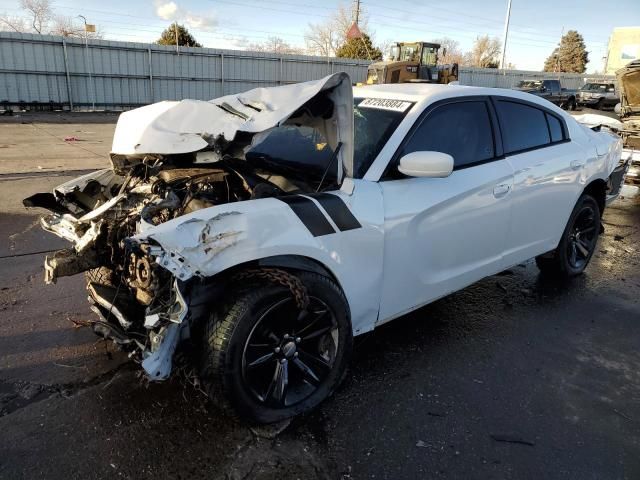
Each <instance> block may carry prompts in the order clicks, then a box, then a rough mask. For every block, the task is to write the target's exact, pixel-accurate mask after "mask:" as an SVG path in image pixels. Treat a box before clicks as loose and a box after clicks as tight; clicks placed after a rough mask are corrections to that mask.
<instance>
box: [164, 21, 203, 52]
mask: <svg viewBox="0 0 640 480" xmlns="http://www.w3.org/2000/svg"><path fill="white" fill-rule="evenodd" d="M156 43H157V44H158V45H175V44H176V24H175V23H172V24H171V25H169V27H168V28H166V29H165V30H164V31H163V32H162V34H161V35H160V38H159V39H158V41H157V42H156ZM178 43H179V44H180V46H181V47H202V45H200V44H199V43H198V42H196V39H195V38H193V36H192V35H191V34H190V33H189V30H187V29H186V28H185V27H184V25H178Z"/></svg>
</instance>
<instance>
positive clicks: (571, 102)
mask: <svg viewBox="0 0 640 480" xmlns="http://www.w3.org/2000/svg"><path fill="white" fill-rule="evenodd" d="M575 109H576V99H575V98H573V97H571V98H570V99H569V100H567V110H569V111H571V112H573V111H574V110H575Z"/></svg>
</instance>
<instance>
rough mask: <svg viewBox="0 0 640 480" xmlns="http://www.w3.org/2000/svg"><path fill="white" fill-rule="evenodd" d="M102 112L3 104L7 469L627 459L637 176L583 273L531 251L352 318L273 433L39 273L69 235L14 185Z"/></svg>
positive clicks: (82, 474) (80, 165)
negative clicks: (340, 373) (399, 308)
mask: <svg viewBox="0 0 640 480" xmlns="http://www.w3.org/2000/svg"><path fill="white" fill-rule="evenodd" d="M114 121H115V117H113V116H111V117H107V118H105V117H104V116H100V115H96V116H89V115H87V116H82V115H74V116H61V117H59V118H55V117H51V116H47V115H34V116H30V115H23V116H21V117H13V118H10V119H6V120H5V119H2V120H0V122H2V123H0V186H1V190H0V191H1V192H2V193H1V194H0V198H1V200H2V201H1V202H0V231H1V232H2V236H3V237H4V239H5V240H4V241H3V242H2V243H1V244H0V268H1V271H2V276H1V277H0V431H1V432H2V434H1V435H0V478H11V479H14V478H30V479H32V478H54V479H57V478H60V479H63V478H64V479H68V478H79V479H85V478H107V477H109V478H115V477H116V476H117V477H120V478H154V479H162V478H207V479H211V478H214V479H216V478H231V479H241V478H258V479H272V478H278V479H280V480H287V479H295V478H304V479H314V478H328V479H335V478H345V479H351V478H354V479H361V478H377V479H380V478H382V479H399V478H463V479H475V478H478V479H485V478H491V479H493V478H495V479H502V478H508V479H510V478H513V479H529V478H531V479H539V478H563V479H565V478H570V479H580V480H583V479H637V478H640V349H638V345H639V341H640V247H639V246H640V193H639V192H638V189H637V188H631V187H626V188H625V190H624V198H621V199H619V200H618V201H617V202H616V203H614V204H613V205H612V206H611V207H610V208H609V209H608V210H607V211H606V212H605V216H604V226H605V233H604V235H603V236H602V237H601V239H600V243H599V245H598V250H597V252H596V254H595V256H594V258H593V260H592V263H591V265H590V267H589V268H588V270H587V273H586V274H585V275H583V276H581V277H580V278H577V279H574V280H573V281H572V282H570V283H567V284H561V283H554V282H551V281H549V280H545V279H543V278H541V277H540V276H539V275H538V272H537V269H536V267H535V265H534V264H533V263H532V262H531V261H529V262H526V263H524V264H522V265H518V266H516V267H514V268H513V269H511V270H509V271H506V272H503V273H502V274H500V275H496V276H494V277H490V278H487V279H485V280H483V281H481V282H479V283H477V284H475V285H473V286H471V287H469V288H467V289H465V290H463V291H461V292H458V293H456V294H453V295H451V296H449V297H446V298H444V299H442V300H440V301H438V302H436V303H434V304H432V305H430V306H428V307H425V308H422V309H420V310H418V311H416V312H414V313H412V314H410V315H407V316H405V317H403V318H401V319H399V320H396V321H395V322H392V323H390V324H388V325H386V326H383V327H381V328H380V329H378V330H376V331H375V332H373V333H371V334H367V335H365V336H362V337H358V338H357V339H356V348H355V352H354V361H353V368H352V370H351V373H350V375H349V376H348V379H347V381H346V382H345V384H344V385H343V386H342V387H341V389H340V390H339V392H338V393H337V394H336V395H335V396H334V397H333V398H332V399H330V400H329V401H327V402H325V403H324V404H323V405H322V407H321V408H320V409H319V410H318V411H316V412H314V413H312V414H310V415H307V416H305V417H302V418H298V419H296V420H294V421H293V422H292V423H291V424H290V425H289V426H287V427H286V428H285V429H284V430H283V431H282V432H281V433H279V434H278V435H277V436H275V435H274V433H275V432H273V431H272V430H271V429H265V428H260V429H252V428H251V427H250V426H249V425H247V424H245V423H243V422H242V421H241V420H238V419H236V418H232V417H229V416H228V415H225V414H224V413H222V412H220V411H218V410H217V409H216V408H215V407H213V406H211V405H210V404H209V403H208V402H207V401H206V399H205V398H204V396H203V395H202V394H201V393H200V392H199V391H198V390H197V388H195V387H194V386H193V385H191V384H189V383H188V381H187V380H186V379H185V377H182V376H177V377H175V378H174V379H172V380H171V381H169V382H166V383H159V384H148V383H147V382H145V380H144V379H143V378H140V376H139V375H138V370H137V368H136V366H135V365H132V364H131V362H129V361H127V359H126V357H124V356H123V355H122V354H120V353H118V352H116V351H114V350H113V348H112V347H111V346H110V345H108V344H106V343H104V342H102V341H100V340H99V339H98V338H97V337H95V336H94V335H93V334H92V333H91V332H90V331H88V329H86V328H82V327H81V325H82V322H83V319H86V318H88V316H89V315H91V312H90V311H89V309H88V307H87V305H86V301H85V299H86V294H85V291H84V288H83V281H82V278H76V277H72V278H62V279H60V280H59V282H58V284H57V285H55V286H47V285H44V283H43V281H42V260H43V257H44V253H42V252H45V251H48V250H52V249H57V248H62V247H63V246H64V242H63V241H62V240H59V239H56V238H55V237H53V236H51V235H49V234H46V233H45V232H43V231H42V230H41V229H40V228H39V225H38V216H39V215H40V214H41V213H42V212H40V211H38V210H29V211H27V210H25V209H24V208H23V207H22V205H21V199H22V198H24V197H25V196H28V195H30V194H32V193H35V192H37V191H44V190H50V189H51V188H52V187H53V186H55V185H57V184H59V183H62V182H64V181H66V180H68V179H71V178H73V177H75V176H77V175H78V174H79V172H81V171H84V170H89V169H93V168H99V167H101V166H102V165H106V161H107V156H106V154H107V152H108V150H109V146H110V137H111V135H112V132H113V127H114ZM22 122H26V123H22ZM66 137H75V138H76V139H75V140H69V141H65V140H64V138H66Z"/></svg>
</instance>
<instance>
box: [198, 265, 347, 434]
mask: <svg viewBox="0 0 640 480" xmlns="http://www.w3.org/2000/svg"><path fill="white" fill-rule="evenodd" d="M296 276H297V278H298V279H299V280H300V281H301V282H302V284H303V285H304V286H305V287H306V289H307V292H308V299H309V302H308V306H307V307H306V308H305V309H304V310H301V309H300V307H299V306H298V303H297V302H296V299H295V298H294V297H293V295H292V294H291V291H290V290H289V289H288V288H286V287H284V286H282V285H279V284H274V283H269V282H265V283H259V284H255V285H252V286H251V288H250V289H245V290H244V291H240V292H238V293H236V294H235V295H234V296H233V298H232V299H231V301H230V302H229V304H228V305H227V307H226V308H220V309H218V310H217V311H214V312H213V313H212V314H211V316H210V318H209V319H208V321H207V325H206V328H205V338H204V340H205V342H204V352H203V355H202V365H201V378H202V380H203V384H204V386H205V388H206V389H207V390H208V392H209V394H210V396H211V397H213V398H216V397H219V396H218V395H217V393H218V392H221V393H223V394H224V397H225V400H226V402H228V404H230V405H231V406H232V407H233V408H234V409H235V410H236V411H237V412H238V413H240V415H242V416H244V417H247V418H249V419H251V420H254V421H257V422H260V423H272V422H277V421H280V420H284V419H286V418H290V417H293V416H295V415H298V414H301V413H304V412H307V411H309V410H311V409H313V408H315V407H316V406H317V405H318V404H320V402H322V400H324V399H325V398H327V397H328V396H329V395H331V394H332V393H333V391H334V390H335V389H336V387H337V386H338V385H339V384H340V382H341V381H342V379H343V378H344V375H345V372H346V369H347V365H348V363H349V358H350V355H351V347H352V332H351V322H350V320H349V314H348V305H347V302H346V300H345V297H344V295H343V294H342V291H341V290H340V288H339V287H338V286H337V285H336V284H335V283H334V282H333V281H332V280H331V279H329V278H327V277H324V276H322V275H319V274H316V273H310V272H299V273H297V274H296Z"/></svg>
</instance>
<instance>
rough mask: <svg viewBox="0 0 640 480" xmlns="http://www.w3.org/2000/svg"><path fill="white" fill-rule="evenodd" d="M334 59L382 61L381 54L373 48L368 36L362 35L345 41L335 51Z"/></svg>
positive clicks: (377, 49)
mask: <svg viewBox="0 0 640 480" xmlns="http://www.w3.org/2000/svg"><path fill="white" fill-rule="evenodd" d="M336 57H342V58H359V59H362V60H372V61H377V60H382V52H381V51H380V49H379V48H377V47H374V46H373V43H371V38H370V37H369V35H367V34H366V33H363V34H362V36H361V37H357V38H351V39H349V40H347V41H346V42H345V43H344V44H343V45H342V46H341V47H340V48H338V50H337V51H336Z"/></svg>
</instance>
